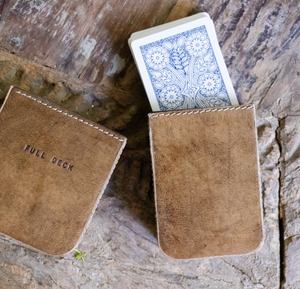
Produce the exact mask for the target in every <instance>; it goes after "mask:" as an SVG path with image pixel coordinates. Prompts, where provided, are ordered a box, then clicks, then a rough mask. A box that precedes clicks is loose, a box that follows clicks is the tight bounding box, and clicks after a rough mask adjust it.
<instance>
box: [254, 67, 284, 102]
mask: <svg viewBox="0 0 300 289" xmlns="http://www.w3.org/2000/svg"><path fill="white" fill-rule="evenodd" d="M277 71H278V69H277V70H276V71H274V73H276V72H277ZM280 73H281V68H280V69H279V72H278V73H276V74H275V76H274V78H273V79H272V80H271V83H270V84H269V86H268V87H267V90H266V92H265V93H264V95H263V96H262V97H261V98H260V100H259V102H258V104H257V106H258V107H259V106H260V105H261V103H262V102H263V100H264V99H265V97H266V96H267V94H268V92H269V91H270V89H271V87H272V86H273V84H274V82H275V81H276V79H277V77H278V76H279V74H280Z"/></svg>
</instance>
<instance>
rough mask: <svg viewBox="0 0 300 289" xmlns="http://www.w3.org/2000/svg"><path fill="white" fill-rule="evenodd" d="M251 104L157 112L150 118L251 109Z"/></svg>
mask: <svg viewBox="0 0 300 289" xmlns="http://www.w3.org/2000/svg"><path fill="white" fill-rule="evenodd" d="M251 108H253V105H252V104H250V105H245V106H233V107H226V108H209V109H203V110H193V111H190V112H188V111H185V112H173V113H159V114H155V115H151V116H150V117H151V118H154V117H158V116H177V115H186V114H197V113H204V112H215V111H227V110H239V109H251Z"/></svg>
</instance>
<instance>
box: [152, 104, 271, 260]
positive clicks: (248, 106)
mask: <svg viewBox="0 0 300 289" xmlns="http://www.w3.org/2000/svg"><path fill="white" fill-rule="evenodd" d="M239 109H252V113H253V119H254V135H255V143H256V160H257V168H258V169H257V173H258V185H259V196H260V213H261V225H262V239H261V241H260V243H259V244H258V246H257V248H255V249H254V250H252V251H250V252H247V253H243V254H231V255H217V256H209V257H196V258H174V257H172V256H169V255H168V254H166V253H165V252H164V250H163V249H162V247H161V245H160V237H159V236H160V234H159V226H158V209H157V196H156V179H155V176H156V174H155V162H154V153H155V152H154V147H153V138H152V128H151V119H152V118H155V117H159V116H165V117H166V116H180V115H186V114H195V113H196V114H198V113H207V112H218V111H232V110H239ZM255 111H256V110H255V105H254V104H246V105H238V106H226V107H219V108H208V109H188V110H180V111H171V112H152V113H149V114H148V120H149V139H150V154H151V160H152V161H151V163H152V175H153V188H154V200H155V217H156V228H157V241H158V246H159V248H160V250H161V251H162V252H163V253H164V255H165V256H167V257H168V258H171V259H173V260H195V259H202V258H209V259H213V258H220V257H232V256H247V255H251V254H253V253H255V252H257V251H258V250H260V249H261V248H262V246H263V244H264V241H265V228H264V222H263V221H264V219H263V202H262V189H261V173H260V164H259V152H258V137H257V123H256V113H255Z"/></svg>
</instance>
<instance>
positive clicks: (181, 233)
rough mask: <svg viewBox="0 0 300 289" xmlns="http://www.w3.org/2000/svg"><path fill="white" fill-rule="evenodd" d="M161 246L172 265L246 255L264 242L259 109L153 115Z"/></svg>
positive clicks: (153, 143)
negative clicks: (259, 151) (259, 155)
mask: <svg viewBox="0 0 300 289" xmlns="http://www.w3.org/2000/svg"><path fill="white" fill-rule="evenodd" d="M149 126H150V145H151V155H152V167H153V178H154V190H155V203H156V217H157V230H158V240H159V246H160V248H161V249H162V251H163V252H164V253H165V254H166V255H168V256H170V257H173V258H178V259H189V258H199V257H212V256H221V255H236V254H245V253H249V252H251V251H253V250H255V249H257V248H258V247H259V245H260V244H261V243H262V240H263V230H262V210H261V193H260V180H259V166H258V155H257V137H256V127H255V108H254V106H252V105H249V106H234V107H221V108H211V109H197V110H185V111H168V112H157V113H151V114H149Z"/></svg>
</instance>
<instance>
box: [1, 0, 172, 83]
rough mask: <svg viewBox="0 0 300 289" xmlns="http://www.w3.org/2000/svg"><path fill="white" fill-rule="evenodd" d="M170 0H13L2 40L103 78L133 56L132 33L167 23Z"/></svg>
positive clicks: (25, 53)
mask: <svg viewBox="0 0 300 289" xmlns="http://www.w3.org/2000/svg"><path fill="white" fill-rule="evenodd" d="M174 3H175V0H173V1H172V0H170V1H160V0H154V1H144V2H143V3H142V4H141V2H140V4H139V2H136V1H132V0H131V1H129V0H122V1H119V0H108V1H104V0H101V1H84V0H75V1H62V0H53V1H46V0H39V1H31V0H17V1H10V3H9V7H7V9H6V13H5V15H4V17H3V22H2V25H1V26H2V28H1V33H0V39H1V40H0V45H1V46H2V47H4V48H6V49H8V50H9V51H13V52H14V53H16V54H17V55H20V56H22V57H24V58H27V59H31V60H34V61H37V62H38V63H41V64H43V65H47V66H49V67H52V68H55V69H57V70H60V71H63V72H66V73H68V74H70V75H73V76H75V77H78V78H81V79H84V80H85V81H90V82H97V83H99V82H100V81H101V79H102V78H103V77H104V75H107V76H115V77H118V75H120V74H121V73H122V72H123V71H124V70H125V67H126V66H127V65H128V63H129V61H130V60H131V57H130V52H129V48H128V45H127V39H128V38H129V36H130V34H131V33H132V32H135V31H138V30H141V29H145V28H147V27H151V26H153V25H157V24H160V23H163V22H164V20H165V18H166V17H167V15H168V11H169V10H170V8H171V7H172V6H173V5H174Z"/></svg>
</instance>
